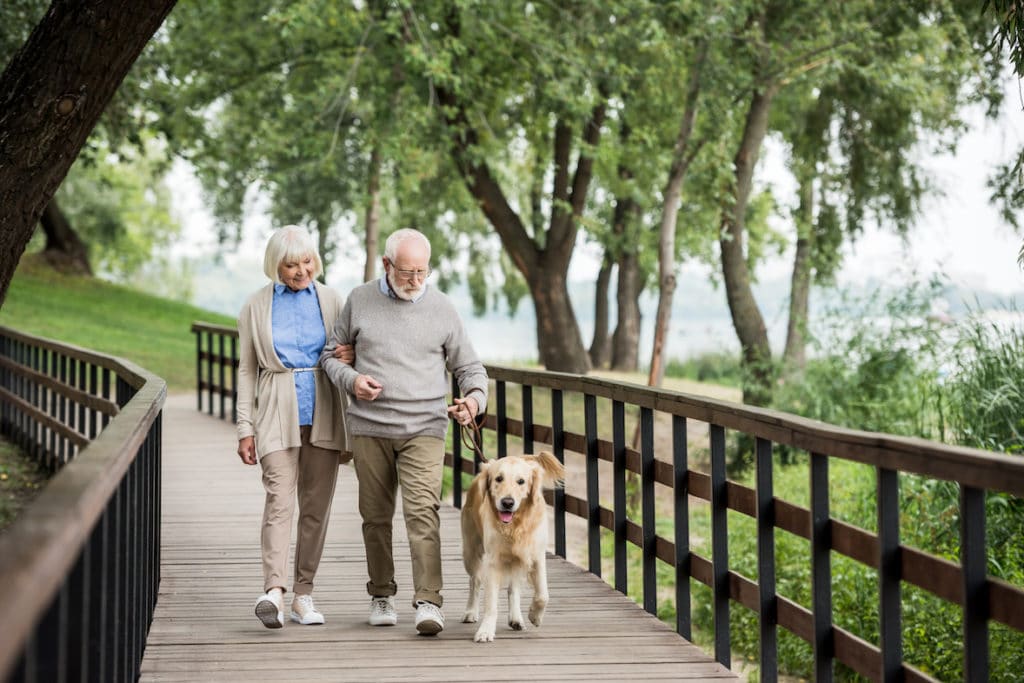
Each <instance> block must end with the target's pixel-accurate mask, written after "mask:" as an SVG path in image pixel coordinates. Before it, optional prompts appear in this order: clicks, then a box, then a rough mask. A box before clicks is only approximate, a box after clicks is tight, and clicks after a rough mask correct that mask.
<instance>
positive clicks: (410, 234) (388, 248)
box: [384, 228, 430, 263]
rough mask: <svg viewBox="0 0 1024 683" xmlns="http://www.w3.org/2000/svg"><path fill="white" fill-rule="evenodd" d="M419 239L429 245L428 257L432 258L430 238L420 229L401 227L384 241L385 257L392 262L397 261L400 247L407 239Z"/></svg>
mask: <svg viewBox="0 0 1024 683" xmlns="http://www.w3.org/2000/svg"><path fill="white" fill-rule="evenodd" d="M411 239H419V240H421V241H422V242H423V244H424V245H426V247H427V259H428V260H429V259H430V240H428V239H427V236H426V235H424V234H423V233H422V232H420V231H419V230H416V229H415V228H399V229H398V230H395V231H394V232H393V233H391V234H390V235H388V239H387V241H386V242H385V243H384V258H386V259H387V260H388V261H391V262H392V263H394V262H395V256H396V255H397V254H398V247H399V245H401V244H402V243H403V242H405V241H406V240H411Z"/></svg>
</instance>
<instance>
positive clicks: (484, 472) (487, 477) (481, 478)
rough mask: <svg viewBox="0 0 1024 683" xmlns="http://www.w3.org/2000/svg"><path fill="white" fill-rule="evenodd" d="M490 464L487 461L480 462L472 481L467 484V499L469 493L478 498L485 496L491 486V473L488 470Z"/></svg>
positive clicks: (481, 498)
mask: <svg viewBox="0 0 1024 683" xmlns="http://www.w3.org/2000/svg"><path fill="white" fill-rule="evenodd" d="M490 464H491V463H489V462H483V463H480V466H479V467H478V468H477V475H476V476H475V477H474V478H473V483H472V484H470V485H469V490H468V491H466V498H467V500H468V498H469V494H470V493H473V494H474V495H475V496H478V497H479V498H480V500H483V499H484V498H486V497H487V491H488V489H490V488H491V473H490V472H489V471H488V470H489V469H490Z"/></svg>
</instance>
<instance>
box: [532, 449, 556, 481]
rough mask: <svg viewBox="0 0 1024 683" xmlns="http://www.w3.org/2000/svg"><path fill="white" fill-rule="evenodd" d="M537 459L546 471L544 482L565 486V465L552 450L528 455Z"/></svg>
mask: <svg viewBox="0 0 1024 683" xmlns="http://www.w3.org/2000/svg"><path fill="white" fill-rule="evenodd" d="M528 457H533V458H536V459H537V464H539V465H540V468H541V470H542V471H543V472H544V483H545V484H546V485H548V486H556V487H559V486H563V485H564V484H565V465H563V464H562V463H560V462H558V458H556V457H555V455H554V453H551V452H550V451H541V452H540V453H538V454H537V455H534V456H528Z"/></svg>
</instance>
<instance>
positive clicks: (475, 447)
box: [456, 418, 488, 462]
mask: <svg viewBox="0 0 1024 683" xmlns="http://www.w3.org/2000/svg"><path fill="white" fill-rule="evenodd" d="M456 424H458V423H456ZM470 426H471V428H472V434H471V435H470V437H469V440H468V441H467V439H466V435H467V434H470V429H469V428H463V426H462V425H459V432H460V433H461V438H462V445H464V446H465V447H466V448H468V449H469V450H471V451H473V452H474V453H475V454H476V456H477V457H478V458H480V462H488V460H487V458H486V457H484V451H483V448H482V447H481V446H480V442H481V441H482V440H483V439H481V437H480V426H479V425H478V424H477V423H476V419H475V418H474V419H473V420H472V421H471V422H470Z"/></svg>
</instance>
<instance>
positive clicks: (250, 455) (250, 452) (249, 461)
mask: <svg viewBox="0 0 1024 683" xmlns="http://www.w3.org/2000/svg"><path fill="white" fill-rule="evenodd" d="M238 457H239V458H241V459H242V462H244V463H245V464H246V465H255V464H256V439H254V438H252V437H251V436H245V437H242V438H241V439H239V440H238Z"/></svg>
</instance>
